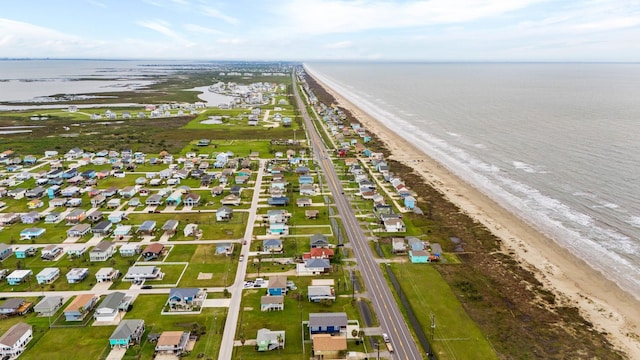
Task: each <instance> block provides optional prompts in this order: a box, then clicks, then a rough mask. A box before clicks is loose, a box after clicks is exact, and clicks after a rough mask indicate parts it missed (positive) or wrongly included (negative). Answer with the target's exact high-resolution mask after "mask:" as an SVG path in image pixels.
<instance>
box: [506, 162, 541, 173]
mask: <svg viewBox="0 0 640 360" xmlns="http://www.w3.org/2000/svg"><path fill="white" fill-rule="evenodd" d="M511 163H512V164H513V167H515V168H516V169H518V170H522V171H524V172H528V173H531V174H533V173H537V172H538V170H536V169H535V168H534V166H533V165H529V164H527V163H525V162H522V161H512V162H511Z"/></svg>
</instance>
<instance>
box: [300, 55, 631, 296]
mask: <svg viewBox="0 0 640 360" xmlns="http://www.w3.org/2000/svg"><path fill="white" fill-rule="evenodd" d="M305 67H306V69H307V71H308V72H309V73H311V74H313V75H314V76H316V77H318V78H319V79H320V80H321V81H322V82H324V83H325V84H327V85H328V86H330V87H331V88H332V89H333V90H335V91H337V92H338V93H340V94H341V95H342V96H344V97H345V98H347V99H348V100H349V101H351V102H353V103H354V104H356V106H358V107H360V108H361V109H362V110H364V111H366V112H367V113H369V114H370V115H372V116H373V117H375V118H376V119H377V120H379V121H380V122H382V123H384V124H385V125H386V126H387V127H389V128H390V129H392V130H393V131H395V132H396V133H398V134H399V135H401V136H403V137H404V138H406V139H407V140H408V141H412V142H413V143H414V144H415V145H417V146H418V147H419V148H421V149H422V150H423V151H424V152H425V153H426V154H428V155H429V156H430V157H432V158H433V159H435V160H436V161H438V162H439V163H441V164H442V165H443V166H445V167H447V168H448V169H449V170H450V171H452V172H453V173H455V174H456V175H458V176H459V177H461V178H463V179H465V180H466V181H467V182H468V183H470V184H471V185H473V186H474V187H476V188H477V189H479V190H481V191H482V192H483V193H485V194H486V195H488V196H489V197H491V198H492V199H493V200H494V201H496V202H498V203H500V204H501V205H502V206H504V207H505V208H506V209H508V210H509V211H511V212H513V213H515V214H516V215H518V216H519V217H520V218H522V219H524V220H525V221H527V222H528V223H529V224H531V225H533V226H534V227H536V228H537V229H538V230H540V231H541V232H543V233H544V234H546V235H548V236H549V237H551V238H552V239H554V240H555V241H556V242H557V243H558V244H560V245H561V246H563V247H565V248H567V249H568V250H569V251H571V252H572V253H573V254H575V255H576V256H578V257H580V258H582V259H584V260H585V261H586V263H587V264H589V265H591V266H592V267H594V268H595V269H597V270H599V271H600V272H602V273H603V274H604V275H605V276H607V277H608V278H609V279H611V280H613V281H615V282H616V283H617V284H619V285H620V286H621V287H622V288H623V289H626V290H627V291H628V292H630V293H631V294H633V295H634V296H635V297H637V298H640V101H638V99H640V86H638V84H640V64H595V63H593V64H592V63H579V64H578V63H347V62H345V63H341V62H331V63H329V62H326V63H320V62H311V63H306V64H305Z"/></svg>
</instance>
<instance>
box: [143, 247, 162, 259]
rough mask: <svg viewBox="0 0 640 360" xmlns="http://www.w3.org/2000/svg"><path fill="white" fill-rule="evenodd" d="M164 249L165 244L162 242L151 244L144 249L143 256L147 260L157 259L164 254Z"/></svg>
mask: <svg viewBox="0 0 640 360" xmlns="http://www.w3.org/2000/svg"><path fill="white" fill-rule="evenodd" d="M163 251H164V245H162V244H160V243H153V244H149V245H147V247H145V248H144V250H143V251H142V257H143V258H144V260H145V261H150V260H156V259H159V258H160V257H161V256H162V252H163Z"/></svg>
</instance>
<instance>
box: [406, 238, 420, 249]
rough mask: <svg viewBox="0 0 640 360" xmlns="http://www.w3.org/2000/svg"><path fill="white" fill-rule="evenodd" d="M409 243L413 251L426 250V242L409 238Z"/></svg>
mask: <svg viewBox="0 0 640 360" xmlns="http://www.w3.org/2000/svg"><path fill="white" fill-rule="evenodd" d="M407 241H408V242H409V248H410V249H411V250H413V251H422V250H424V241H422V240H420V239H418V238H416V237H409V238H407Z"/></svg>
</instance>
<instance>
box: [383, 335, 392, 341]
mask: <svg viewBox="0 0 640 360" xmlns="http://www.w3.org/2000/svg"><path fill="white" fill-rule="evenodd" d="M382 340H384V342H386V343H388V342H389V341H391V340H390V339H389V335H387V334H385V333H382Z"/></svg>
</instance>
